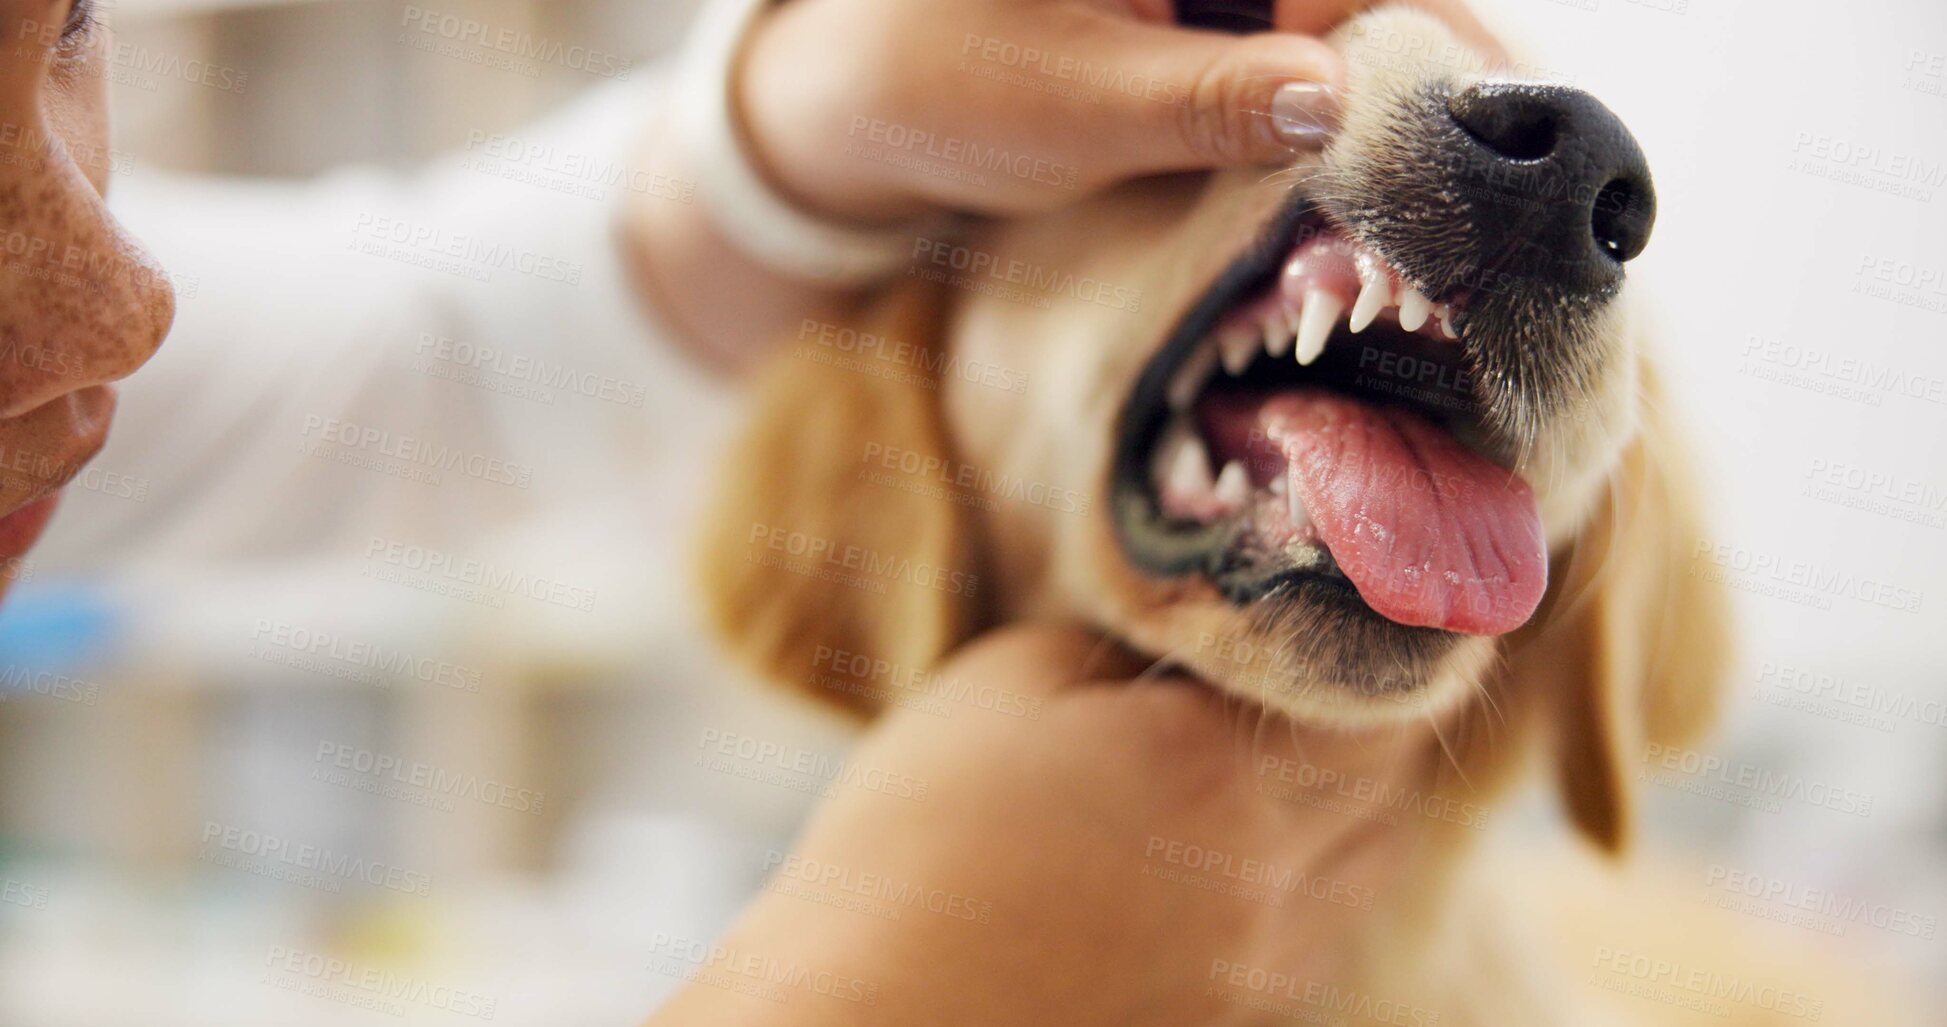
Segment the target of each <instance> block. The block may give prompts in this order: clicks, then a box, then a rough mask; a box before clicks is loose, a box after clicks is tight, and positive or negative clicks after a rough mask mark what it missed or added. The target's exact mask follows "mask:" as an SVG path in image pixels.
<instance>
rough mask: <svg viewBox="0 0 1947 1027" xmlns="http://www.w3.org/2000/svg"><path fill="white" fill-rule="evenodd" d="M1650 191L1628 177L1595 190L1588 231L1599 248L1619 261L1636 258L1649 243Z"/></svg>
mask: <svg viewBox="0 0 1947 1027" xmlns="http://www.w3.org/2000/svg"><path fill="white" fill-rule="evenodd" d="M1646 193H1647V190H1646V189H1644V188H1643V187H1641V186H1640V185H1638V184H1637V183H1635V182H1632V181H1630V180H1629V179H1627V178H1613V179H1610V180H1609V182H1608V184H1606V185H1604V186H1603V187H1602V188H1601V189H1599V190H1597V191H1596V194H1595V209H1594V210H1593V211H1592V212H1591V213H1590V216H1589V229H1590V232H1591V233H1592V234H1593V235H1594V236H1595V244H1596V246H1597V247H1598V248H1599V249H1601V250H1602V252H1604V253H1606V254H1608V255H1609V256H1610V257H1611V258H1613V259H1614V260H1616V261H1617V262H1619V263H1620V262H1622V261H1625V260H1631V259H1634V258H1635V256H1636V255H1637V254H1639V253H1641V252H1643V247H1644V246H1646V245H1648V244H1649V241H1650V222H1651V218H1652V213H1651V210H1652V208H1651V207H1650V204H1649V203H1648V202H1647V200H1646Z"/></svg>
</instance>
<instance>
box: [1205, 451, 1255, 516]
mask: <svg viewBox="0 0 1947 1027" xmlns="http://www.w3.org/2000/svg"><path fill="white" fill-rule="evenodd" d="M1214 491H1215V492H1216V495H1217V502H1218V503H1219V504H1220V505H1222V506H1223V507H1224V509H1226V510H1230V511H1233V512H1235V511H1238V510H1242V509H1244V504H1245V503H1248V502H1250V499H1251V476H1250V475H1249V474H1247V473H1245V471H1244V462H1243V461H1242V460H1232V461H1231V462H1229V463H1227V464H1225V465H1224V469H1223V470H1222V471H1219V472H1218V473H1217V484H1216V486H1215V489H1214Z"/></svg>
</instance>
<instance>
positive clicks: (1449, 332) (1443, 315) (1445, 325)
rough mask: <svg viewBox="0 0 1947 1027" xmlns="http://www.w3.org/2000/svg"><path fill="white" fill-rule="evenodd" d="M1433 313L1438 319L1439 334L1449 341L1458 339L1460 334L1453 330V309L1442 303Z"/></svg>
mask: <svg viewBox="0 0 1947 1027" xmlns="http://www.w3.org/2000/svg"><path fill="white" fill-rule="evenodd" d="M1433 313H1434V316H1436V317H1438V318H1439V319H1440V332H1441V334H1443V335H1445V336H1446V337H1447V338H1449V339H1458V338H1460V333H1459V332H1456V331H1454V330H1453V307H1451V306H1449V305H1447V304H1445V303H1442V304H1440V306H1439V307H1438V308H1437V309H1435V310H1434V312H1433Z"/></svg>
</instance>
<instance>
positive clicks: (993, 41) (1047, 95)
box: [739, 0, 1493, 222]
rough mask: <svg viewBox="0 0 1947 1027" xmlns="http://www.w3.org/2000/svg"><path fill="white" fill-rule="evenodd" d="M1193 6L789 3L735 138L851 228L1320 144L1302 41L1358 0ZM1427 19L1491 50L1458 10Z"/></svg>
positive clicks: (1445, 5) (1052, 0)
mask: <svg viewBox="0 0 1947 1027" xmlns="http://www.w3.org/2000/svg"><path fill="white" fill-rule="evenodd" d="M1191 6H1193V4H1192V3H1190V2H1188V0H1177V2H1175V3H1173V2H1172V0H950V2H933V3H929V2H922V0H792V2H789V3H786V4H784V5H783V6H782V7H780V8H779V9H778V10H777V12H776V13H775V14H773V15H771V16H770V17H769V18H767V19H766V21H765V22H763V23H762V24H760V26H759V27H758V30H757V31H756V33H755V37H754V39H753V40H752V42H751V44H750V48H749V50H748V51H747V53H746V54H745V58H744V62H743V65H742V70H741V72H740V73H739V93H740V98H741V109H742V113H743V120H744V124H745V128H746V130H747V133H748V136H749V142H750V144H751V147H752V149H753V150H754V151H755V154H756V156H757V157H758V159H759V162H760V163H761V164H762V165H763V167H764V168H765V169H766V172H767V174H768V175H769V176H770V177H771V179H772V181H773V182H774V184H776V185H778V186H779V187H780V188H781V189H782V190H783V191H784V192H785V193H787V194H788V195H790V196H791V197H793V198H794V199H795V200H797V201H798V202H799V203H800V204H802V205H804V206H805V207H807V208H809V209H811V210H814V211H818V212H821V213H824V214H826V215H828V216H833V217H837V218H841V219H848V220H855V221H861V222H875V221H891V220H896V219H899V218H902V217H907V216H911V215H915V214H919V213H922V212H924V211H927V210H929V209H932V208H939V207H945V208H950V209H956V210H966V211H973V212H977V213H983V214H1019V213H1024V212H1028V211H1034V210H1045V209H1051V208H1055V207H1059V206H1063V205H1065V204H1066V203H1068V202H1070V201H1072V200H1073V199H1075V198H1076V197H1078V196H1080V195H1083V194H1086V193H1088V192H1091V191H1093V190H1095V189H1097V188H1099V187H1101V186H1104V185H1107V184H1110V183H1113V182H1116V181H1119V180H1122V179H1126V178H1131V177H1135V176H1137V175H1142V174H1149V173H1156V172H1165V171H1175V170H1186V169H1204V168H1213V167H1221V166H1227V165H1239V164H1257V163H1273V162H1276V161H1278V160H1280V159H1282V158H1286V157H1288V156H1290V154H1291V153H1292V151H1293V150H1294V149H1295V148H1303V147H1306V146H1316V145H1318V144H1319V143H1321V142H1322V140H1323V138H1324V135H1325V134H1326V131H1327V129H1329V127H1330V125H1331V119H1332V115H1333V101H1332V95H1331V91H1330V87H1331V86H1332V85H1333V84H1335V83H1336V82H1337V81H1338V80H1339V78H1340V74H1341V70H1342V69H1341V64H1340V58H1339V56H1338V55H1337V54H1336V53H1335V52H1334V51H1333V50H1332V49H1331V48H1330V47H1328V46H1326V45H1325V44H1324V43H1322V42H1321V41H1320V40H1319V39H1317V38H1316V36H1317V35H1318V34H1321V33H1323V32H1326V31H1328V30H1329V29H1331V28H1332V27H1333V26H1335V25H1336V24H1337V23H1338V22H1340V21H1341V20H1343V19H1344V18H1346V17H1348V16H1349V15H1351V14H1353V13H1356V12H1357V11H1358V10H1359V9H1361V8H1363V7H1366V6H1370V0H1277V2H1276V3H1275V5H1274V4H1272V3H1271V2H1270V0H1266V2H1265V3H1264V5H1263V6H1264V7H1265V8H1266V12H1267V13H1268V14H1270V15H1271V24H1272V25H1273V27H1275V28H1276V29H1277V30H1278V31H1275V32H1265V33H1258V34H1254V35H1248V36H1238V35H1231V34H1228V33H1222V32H1216V31H1208V30H1198V29H1189V28H1183V27H1180V26H1178V25H1177V24H1176V23H1175V18H1176V14H1177V10H1178V9H1179V8H1185V9H1187V8H1189V7H1191ZM1229 6H1231V7H1233V8H1235V7H1238V6H1239V5H1235V4H1233V5H1229ZM1421 6H1424V7H1427V8H1429V9H1431V10H1433V11H1434V12H1435V13H1437V14H1440V15H1442V16H1443V17H1444V18H1446V19H1447V20H1448V21H1449V23H1450V24H1452V25H1454V27H1455V28H1456V29H1457V30H1458V31H1460V32H1461V33H1462V34H1463V35H1464V36H1467V37H1468V38H1469V39H1470V40H1471V41H1474V42H1476V43H1477V44H1478V45H1482V46H1484V47H1488V48H1490V49H1491V48H1492V47H1493V43H1492V40H1491V39H1490V38H1489V37H1488V36H1487V33H1486V32H1485V31H1484V30H1483V29H1481V27H1480V25H1479V23H1478V22H1477V21H1475V20H1474V19H1473V17H1472V16H1471V15H1470V14H1468V13H1467V11H1466V9H1465V8H1464V7H1462V6H1461V5H1460V3H1459V2H1458V0H1422V2H1421Z"/></svg>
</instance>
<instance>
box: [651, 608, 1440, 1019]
mask: <svg viewBox="0 0 1947 1027" xmlns="http://www.w3.org/2000/svg"><path fill="white" fill-rule="evenodd" d="M1140 670H1141V665H1140V664H1137V663H1135V662H1133V661H1132V659H1131V658H1130V657H1129V656H1127V655H1126V654H1123V653H1121V652H1119V651H1117V650H1115V649H1113V647H1111V646H1110V645H1109V644H1108V643H1104V642H1102V641H1100V640H1099V639H1097V638H1096V637H1094V636H1092V635H1089V634H1087V633H1084V632H1081V631H1078V630H1073V629H1061V628H1045V627H1032V628H1016V629H1009V630H1007V631H1004V632H1000V633H996V634H995V635H992V636H989V637H987V638H986V639H983V640H981V641H978V642H976V643H974V644H973V645H972V646H970V647H969V648H968V649H967V650H966V651H965V652H963V653H962V654H961V655H959V656H958V657H956V658H955V659H954V660H953V661H951V662H950V664H949V665H948V666H946V667H944V668H942V669H941V670H940V672H939V673H940V678H941V679H942V680H947V681H956V682H961V683H964V684H966V685H967V687H966V688H965V689H963V690H960V689H943V690H942V691H943V692H946V691H962V692H964V697H963V701H962V703H961V704H960V705H956V706H954V707H953V708H952V709H951V710H950V711H949V712H948V715H947V716H939V715H938V713H937V711H935V712H934V713H931V714H928V713H919V712H911V711H896V712H892V713H889V714H888V715H887V716H886V717H885V719H884V720H883V721H881V722H880V723H879V724H877V725H876V726H875V727H874V728H873V729H872V731H871V732H870V733H869V734H868V735H867V737H866V738H865V739H864V740H863V741H862V742H861V744H860V745H859V746H858V747H857V748H856V749H855V750H854V751H853V752H852V753H851V754H850V755H849V756H848V757H847V760H846V766H847V768H848V770H849V771H852V772H854V773H848V774H847V775H846V779H847V780H855V781H861V782H869V781H875V780H877V781H900V782H904V783H906V784H907V785H911V786H912V787H902V788H899V789H878V790H873V789H871V788H869V787H856V786H848V787H845V788H844V789H843V790H842V791H841V792H840V793H839V794H838V795H836V796H834V797H833V798H832V799H831V800H830V801H829V802H828V803H827V804H826V805H825V806H824V807H823V808H822V809H821V811H820V812H819V813H818V815H817V816H816V817H815V819H814V820H813V821H812V823H811V825H810V826H809V828H808V829H807V831H806V832H805V834H804V836H803V837H802V838H801V839H800V840H799V842H798V844H797V846H796V847H795V849H794V851H793V852H792V853H791V854H790V856H789V857H787V859H786V861H785V862H784V863H783V864H782V865H781V867H780V869H779V871H778V874H777V878H776V881H775V882H774V884H773V887H771V888H770V889H767V891H766V892H765V893H764V894H763V895H762V896H761V897H760V898H759V899H758V900H757V902H756V904H755V905H754V906H753V907H752V908H751V909H750V910H749V911H748V912H747V914H746V915H745V918H744V919H743V921H742V922H741V923H740V924H739V925H738V927H737V928H736V929H735V930H733V931H732V932H731V934H730V935H729V937H727V938H725V939H724V940H723V941H722V942H720V948H721V952H722V954H723V958H722V959H721V960H718V961H717V962H718V963H720V965H721V966H722V967H726V968H728V967H735V966H751V965H767V966H792V967H799V968H803V969H805V970H807V971H808V972H809V974H810V978H811V979H813V980H824V981H836V982H843V987H840V986H838V985H834V986H833V987H832V988H830V989H824V990H819V989H813V988H809V987H807V988H804V989H801V990H787V991H785V992H784V994H783V1000H782V1001H779V1000H778V996H776V995H772V996H770V997H769V998H768V999H767V998H765V997H762V996H754V995H749V994H745V993H743V992H742V991H740V990H739V989H738V988H736V987H734V986H733V985H735V984H736V983H737V975H736V974H735V973H734V972H730V973H728V974H727V975H725V974H719V975H718V977H717V978H716V979H715V980H714V982H713V983H715V984H716V985H718V986H715V987H711V986H693V987H691V988H690V989H688V990H686V991H685V992H684V993H682V994H681V995H679V996H678V997H677V998H676V999H674V1000H673V1001H672V1002H671V1003H670V1004H669V1005H668V1006H667V1007H666V1008H665V1009H664V1010H663V1011H662V1013H661V1014H660V1015H659V1018H658V1019H657V1021H655V1022H657V1023H705V1022H707V1023H716V1024H766V1025H772V1027H776V1025H784V1024H789V1025H798V1024H823V1023H846V1024H852V1025H872V1024H881V1023H884V1024H913V1023H930V1024H947V1023H966V1024H997V1023H1031V1022H1032V1023H1061V1024H1068V1025H1083V1024H1097V1023H1099V1024H1117V1025H1128V1024H1137V1023H1156V1024H1173V1025H1174V1024H1184V1023H1214V1022H1228V1021H1229V1020H1234V1019H1236V1018H1238V1017H1240V1016H1244V1015H1246V1014H1248V1012H1249V1010H1247V1009H1245V1008H1242V1007H1241V1006H1237V1005H1231V1004H1229V1000H1227V998H1226V997H1225V996H1226V994H1227V989H1226V988H1224V987H1222V986H1221V985H1222V984H1223V983H1224V982H1225V979H1226V978H1227V977H1228V976H1229V973H1230V971H1231V968H1235V967H1247V968H1253V969H1259V968H1261V969H1264V970H1267V971H1271V972H1276V973H1283V974H1288V975H1291V977H1292V978H1293V979H1295V980H1299V981H1305V980H1312V981H1316V980H1323V979H1327V975H1328V974H1329V973H1330V971H1331V964H1332V960H1333V959H1334V957H1335V955H1336V954H1337V952H1336V947H1335V946H1332V945H1330V944H1328V942H1329V941H1330V940H1331V939H1342V938H1344V937H1346V936H1348V934H1349V933H1350V929H1351V928H1352V927H1355V926H1356V925H1357V923H1358V921H1359V919H1360V918H1363V917H1370V916H1373V915H1375V914H1374V912H1373V911H1372V907H1373V905H1374V897H1375V896H1384V895H1385V894H1386V891H1387V888H1388V880H1389V875H1390V874H1391V872H1392V871H1393V870H1394V869H1395V868H1396V867H1397V866H1398V865H1399V864H1400V862H1401V857H1402V856H1403V854H1404V853H1405V852H1406V850H1407V848H1408V847H1409V846H1411V845H1412V844H1413V843H1414V840H1415V839H1416V838H1417V837H1418V834H1417V832H1418V831H1419V830H1421V828H1419V827H1416V826H1415V825H1414V824H1413V823H1390V824H1389V823H1386V822H1385V821H1387V820H1390V819H1393V818H1389V817H1385V816H1383V815H1379V814H1382V813H1383V811H1382V810H1380V809H1378V808H1377V804H1376V803H1374V804H1373V808H1371V809H1366V808H1364V806H1365V804H1364V803H1362V802H1361V801H1359V800H1356V799H1354V798H1351V797H1349V796H1348V795H1347V794H1346V789H1345V788H1343V787H1342V785H1343V783H1344V782H1345V781H1364V782H1369V783H1370V785H1371V786H1372V787H1373V788H1374V789H1377V788H1378V787H1379V786H1389V787H1391V788H1392V789H1394V792H1397V791H1398V790H1399V789H1401V788H1402V787H1404V786H1405V782H1407V781H1408V780H1409V779H1411V778H1412V777H1413V776H1414V775H1416V774H1424V772H1425V768H1424V765H1423V763H1421V762H1420V761H1422V760H1424V759H1427V758H1433V757H1435V756H1436V755H1437V748H1436V747H1434V746H1433V745H1432V744H1431V738H1432V736H1431V733H1430V730H1428V729H1423V728H1419V727H1407V728H1403V729H1392V728H1389V729H1387V730H1386V731H1384V732H1369V733H1367V734H1365V735H1354V734H1349V733H1338V734H1326V733H1322V732H1316V731H1312V730H1310V729H1305V728H1300V727H1298V726H1296V725H1293V724H1291V723H1289V722H1286V721H1283V720H1280V719H1277V718H1275V717H1274V716H1273V715H1271V714H1268V713H1266V712H1265V711H1263V710H1261V709H1257V708H1253V707H1249V706H1244V705H1240V704H1238V703H1237V702H1236V701H1235V700H1227V699H1225V698H1223V697H1220V696H1219V695H1218V694H1216V693H1215V692H1213V691H1211V690H1210V689H1208V688H1205V687H1203V686H1201V685H1198V684H1195V683H1193V682H1189V681H1186V680H1183V679H1181V678H1172V677H1167V676H1165V677H1154V678H1137V679H1135V680H1130V677H1131V676H1132V675H1134V674H1136V673H1137V672H1139V671H1140ZM995 695H1005V696H1009V697H1010V698H1009V701H1007V702H1005V703H999V702H993V701H991V699H992V697H993V696H995ZM983 696H984V697H985V698H983ZM1002 711H1011V712H1012V713H1013V714H1015V715H1008V713H1007V712H1002ZM1030 714H1031V715H1030ZM1266 761H1274V762H1270V763H1267V762H1266ZM1294 766H1297V767H1329V768H1331V770H1332V771H1333V772H1334V773H1336V774H1337V775H1339V777H1338V778H1337V779H1335V780H1333V781H1329V782H1319V783H1317V785H1316V789H1315V790H1316V792H1317V794H1316V795H1308V794H1307V791H1308V789H1307V788H1305V787H1297V788H1289V787H1287V788H1285V789H1278V788H1270V787H1266V785H1267V784H1269V783H1270V782H1272V781H1276V780H1281V776H1280V775H1278V774H1275V773H1270V772H1267V770H1266V769H1265V768H1267V767H1276V768H1289V767H1294ZM1284 776H1295V777H1298V778H1299V779H1301V780H1302V779H1304V778H1305V775H1303V774H1299V775H1284ZM1375 794H1384V793H1382V792H1377V791H1375ZM1407 819H1410V818H1407ZM865 882H872V883H873V888H872V889H870V891H871V893H872V894H875V895H876V894H879V893H880V890H879V886H881V885H883V887H884V889H888V890H902V891H901V893H903V894H911V889H919V890H921V891H923V893H924V894H925V896H927V897H928V899H929V901H928V902H927V903H924V904H919V905H907V906H905V907H903V908H900V909H899V910H898V912H899V915H898V916H897V917H896V918H890V917H886V916H881V915H875V914H874V913H873V912H871V911H868V910H862V909H857V908H851V909H848V908H845V906H846V903H847V902H852V901H856V899H857V897H858V895H859V894H860V893H861V892H862V891H865V890H867V889H865ZM936 896H937V897H942V901H940V902H938V903H934V902H932V901H930V900H931V899H932V898H933V897H936ZM713 958H714V957H713ZM752 961H756V962H752ZM710 969H712V970H716V969H718V967H716V966H712V967H710ZM847 999H849V1000H850V1001H847Z"/></svg>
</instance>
